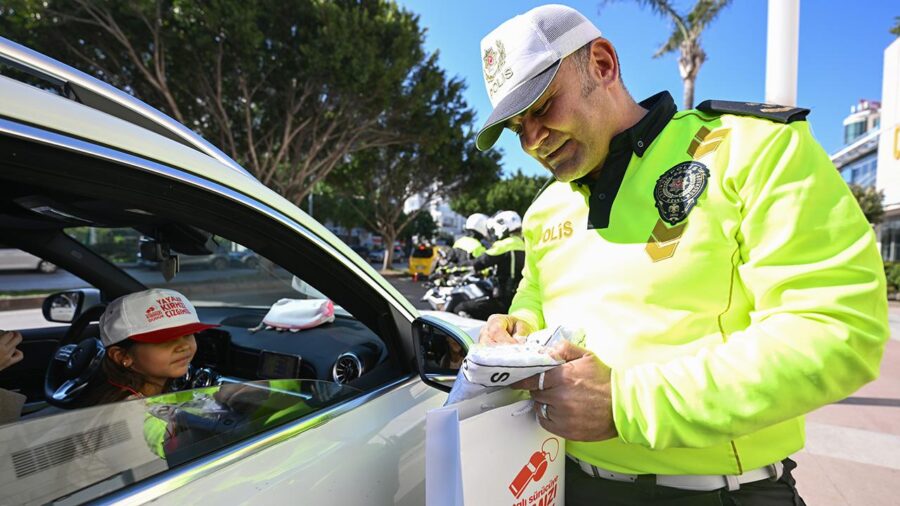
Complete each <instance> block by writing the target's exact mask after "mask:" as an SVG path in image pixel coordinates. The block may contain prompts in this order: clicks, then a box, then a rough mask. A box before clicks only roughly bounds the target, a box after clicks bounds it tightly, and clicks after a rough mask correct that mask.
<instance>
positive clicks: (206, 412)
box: [0, 379, 360, 504]
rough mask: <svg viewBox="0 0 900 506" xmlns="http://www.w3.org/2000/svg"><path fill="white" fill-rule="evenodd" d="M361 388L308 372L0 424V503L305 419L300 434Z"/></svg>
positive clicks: (144, 470) (34, 500) (131, 477)
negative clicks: (302, 376) (0, 453)
mask: <svg viewBox="0 0 900 506" xmlns="http://www.w3.org/2000/svg"><path fill="white" fill-rule="evenodd" d="M359 393H360V391H359V390H358V389H356V388H353V387H350V386H347V385H339V384H337V383H332V382H326V381H314V380H296V379H281V380H267V381H252V382H240V383H228V382H226V383H223V384H222V385H220V386H212V387H205V388H198V389H193V390H184V391H179V392H173V393H167V394H162V395H158V396H155V397H149V398H144V399H135V400H131V401H125V402H118V403H113V404H105V405H102V406H96V407H93V408H87V409H80V410H76V411H72V412H66V413H61V414H57V415H53V416H47V417H43V418H38V419H35V420H32V421H30V423H17V424H9V425H4V426H0V445H2V448H3V450H4V453H5V454H6V457H5V458H4V461H5V462H6V463H7V465H6V466H4V470H3V471H0V489H2V490H3V496H4V497H3V502H4V504H46V503H50V502H54V503H57V502H56V500H58V499H61V498H66V499H68V500H70V502H72V503H79V502H82V501H85V500H90V499H92V498H94V497H97V496H98V495H101V494H104V493H108V492H109V491H110V490H113V489H117V488H121V487H124V486H128V485H130V484H132V483H134V482H136V481H138V480H142V479H145V478H147V477H148V476H152V475H154V474H157V473H160V472H162V471H165V470H167V469H169V468H171V467H173V466H176V465H178V464H181V463H184V462H187V461H190V460H192V459H195V458H197V457H200V456H202V455H206V454H209V453H211V452H214V451H216V450H218V449H221V448H224V447H226V446H228V445H229V444H233V443H235V442H237V441H242V440H247V438H248V437H252V436H253V435H255V434H259V433H261V432H263V431H266V430H269V429H272V428H274V427H277V426H280V425H283V424H285V423H287V422H291V421H294V420H299V419H302V418H307V419H308V422H307V423H301V424H299V425H297V424H294V425H292V426H291V428H290V430H291V431H292V432H300V431H302V430H304V429H305V428H308V427H311V426H315V425H317V424H319V423H321V416H326V415H325V414H324V413H322V414H321V415H319V416H316V413H317V412H321V411H323V410H325V409H327V408H328V407H330V406H333V405H335V404H338V403H340V402H342V401H344V400H346V399H349V398H351V397H354V396H356V395H358V394H359ZM67 496H68V497H67ZM64 502H65V501H64Z"/></svg>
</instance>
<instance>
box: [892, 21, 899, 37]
mask: <svg viewBox="0 0 900 506" xmlns="http://www.w3.org/2000/svg"><path fill="white" fill-rule="evenodd" d="M891 33H892V34H894V35H896V36H897V37H900V16H894V27H893V28H891Z"/></svg>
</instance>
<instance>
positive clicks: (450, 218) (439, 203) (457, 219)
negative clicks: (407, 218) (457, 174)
mask: <svg viewBox="0 0 900 506" xmlns="http://www.w3.org/2000/svg"><path fill="white" fill-rule="evenodd" d="M424 200H425V198H424V197H423V196H422V195H414V196H412V197H410V198H408V199H406V202H405V203H404V204H403V212H404V213H407V214H409V213H411V212H413V211H415V210H417V209H421V208H422V207H423V206H424V207H426V209H427V211H428V213H429V214H431V218H432V219H433V220H434V222H435V224H437V226H438V235H439V236H440V237H443V238H446V239H447V240H448V241H452V240H453V239H454V238H456V237H458V236H460V235H462V233H463V228H464V227H465V226H466V217H465V216H462V215H461V214H459V213H457V212H455V211H454V210H453V209H452V208H451V207H450V201H449V200H448V199H446V198H444V197H442V196H440V195H438V196H435V197H433V198H432V199H431V200H430V201H428V202H424Z"/></svg>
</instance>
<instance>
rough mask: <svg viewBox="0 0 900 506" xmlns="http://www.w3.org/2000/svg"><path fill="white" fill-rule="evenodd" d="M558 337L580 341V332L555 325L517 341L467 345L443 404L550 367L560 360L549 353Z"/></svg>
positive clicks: (460, 399) (581, 337)
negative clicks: (466, 352) (464, 356)
mask: <svg viewBox="0 0 900 506" xmlns="http://www.w3.org/2000/svg"><path fill="white" fill-rule="evenodd" d="M562 340H566V341H569V342H571V343H573V344H577V345H579V346H580V345H582V344H584V331H583V330H581V329H573V328H571V327H565V326H559V327H556V328H550V329H543V330H539V331H537V332H534V333H532V334H530V335H528V337H526V338H525V340H524V341H523V342H521V343H517V344H499V345H487V344H475V345H473V346H472V347H471V348H469V352H468V354H466V358H465V360H463V363H462V367H461V368H460V373H461V374H458V375H457V377H456V381H455V382H454V383H453V389H452V390H451V391H450V395H449V397H448V398H447V404H452V403H454V402H460V401H463V400H466V399H471V398H473V397H476V396H478V395H481V394H482V393H487V392H489V391H493V390H496V388H498V387H505V386H507V385H510V384H512V383H515V382H517V381H519V380H523V379H525V378H528V377H530V376H534V375H535V374H540V373H542V372H544V371H547V370H549V369H552V368H554V367H556V366H558V365H560V364H562V363H563V362H562V361H561V360H557V359H555V358H553V357H552V356H550V350H551V349H552V348H553V347H554V346H556V344H557V343H559V342H560V341H562Z"/></svg>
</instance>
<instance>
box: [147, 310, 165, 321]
mask: <svg viewBox="0 0 900 506" xmlns="http://www.w3.org/2000/svg"><path fill="white" fill-rule="evenodd" d="M144 316H146V317H147V323H152V322H155V321H156V320H159V319H160V318H162V317H163V316H164V315H163V312H162V311H160V310H159V309H157V308H156V307H155V306H150V307H148V308H147V310H146V311H144Z"/></svg>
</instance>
